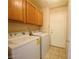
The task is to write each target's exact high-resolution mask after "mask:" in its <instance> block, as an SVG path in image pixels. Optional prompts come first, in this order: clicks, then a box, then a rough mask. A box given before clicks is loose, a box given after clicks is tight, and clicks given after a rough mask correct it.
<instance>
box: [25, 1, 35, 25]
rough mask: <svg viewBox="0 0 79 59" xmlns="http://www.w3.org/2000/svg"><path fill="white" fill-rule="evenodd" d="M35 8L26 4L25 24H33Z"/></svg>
mask: <svg viewBox="0 0 79 59" xmlns="http://www.w3.org/2000/svg"><path fill="white" fill-rule="evenodd" d="M34 21H35V7H34V6H33V5H32V4H30V3H29V2H27V21H26V22H27V23H28V24H35V23H34Z"/></svg>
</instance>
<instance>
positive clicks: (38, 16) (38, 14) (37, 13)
mask: <svg viewBox="0 0 79 59" xmlns="http://www.w3.org/2000/svg"><path fill="white" fill-rule="evenodd" d="M35 24H37V25H39V26H42V25H43V15H42V12H40V11H39V10H38V9H36V10H35Z"/></svg>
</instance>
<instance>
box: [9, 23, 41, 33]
mask: <svg viewBox="0 0 79 59" xmlns="http://www.w3.org/2000/svg"><path fill="white" fill-rule="evenodd" d="M39 29H40V27H38V26H35V25H28V24H23V23H20V22H13V21H9V22H8V32H19V31H29V30H31V31H35V30H39Z"/></svg>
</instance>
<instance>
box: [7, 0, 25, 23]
mask: <svg viewBox="0 0 79 59" xmlns="http://www.w3.org/2000/svg"><path fill="white" fill-rule="evenodd" d="M8 2H9V3H8V18H9V19H11V20H16V21H21V22H24V20H23V0H8Z"/></svg>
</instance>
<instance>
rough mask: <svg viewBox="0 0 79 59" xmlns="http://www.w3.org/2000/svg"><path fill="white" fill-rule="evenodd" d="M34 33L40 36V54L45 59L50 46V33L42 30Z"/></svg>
mask: <svg viewBox="0 0 79 59" xmlns="http://www.w3.org/2000/svg"><path fill="white" fill-rule="evenodd" d="M32 34H33V35H35V36H39V37H40V41H41V42H40V56H41V59H44V58H45V56H46V53H47V51H48V48H49V34H48V33H42V32H32Z"/></svg>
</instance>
